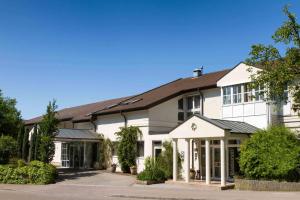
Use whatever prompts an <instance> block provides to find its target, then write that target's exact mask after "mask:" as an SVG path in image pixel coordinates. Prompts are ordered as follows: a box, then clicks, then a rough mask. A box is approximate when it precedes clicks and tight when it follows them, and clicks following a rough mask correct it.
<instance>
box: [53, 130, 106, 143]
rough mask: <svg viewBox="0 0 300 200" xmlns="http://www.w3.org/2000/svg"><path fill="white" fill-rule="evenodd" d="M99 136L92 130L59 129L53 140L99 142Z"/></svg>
mask: <svg viewBox="0 0 300 200" xmlns="http://www.w3.org/2000/svg"><path fill="white" fill-rule="evenodd" d="M100 139H101V138H100V135H99V134H98V133H96V132H95V131H93V130H87V129H59V130H58V134H57V135H56V137H55V140H57V141H62V140H71V141H99V140H100Z"/></svg>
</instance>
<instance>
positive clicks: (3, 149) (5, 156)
mask: <svg viewBox="0 0 300 200" xmlns="http://www.w3.org/2000/svg"><path fill="white" fill-rule="evenodd" d="M16 155H17V142H16V140H15V139H14V138H13V137H11V136H0V164H7V163H8V161H9V159H10V158H13V157H14V156H16Z"/></svg>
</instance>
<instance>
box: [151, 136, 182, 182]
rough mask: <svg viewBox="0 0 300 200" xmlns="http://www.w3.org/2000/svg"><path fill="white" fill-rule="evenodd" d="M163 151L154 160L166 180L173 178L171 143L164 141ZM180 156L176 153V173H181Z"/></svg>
mask: <svg viewBox="0 0 300 200" xmlns="http://www.w3.org/2000/svg"><path fill="white" fill-rule="evenodd" d="M163 147H164V151H163V152H162V153H161V155H160V156H159V157H158V158H157V159H156V162H157V165H158V166H159V167H160V169H162V170H163V171H164V172H165V175H166V177H167V178H172V177H173V146H172V142H169V141H165V142H164V143H163ZM181 162H182V159H181V156H180V154H179V153H178V152H177V170H178V173H177V174H179V172H180V171H181V168H182V166H181Z"/></svg>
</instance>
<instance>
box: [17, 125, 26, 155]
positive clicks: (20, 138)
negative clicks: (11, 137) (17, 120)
mask: <svg viewBox="0 0 300 200" xmlns="http://www.w3.org/2000/svg"><path fill="white" fill-rule="evenodd" d="M24 134H25V128H24V126H23V125H22V126H21V127H20V129H19V131H18V137H17V144H18V147H17V148H18V149H17V157H18V158H22V149H23V140H24V139H23V137H24Z"/></svg>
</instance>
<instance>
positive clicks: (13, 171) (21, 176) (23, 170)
mask: <svg viewBox="0 0 300 200" xmlns="http://www.w3.org/2000/svg"><path fill="white" fill-rule="evenodd" d="M56 178H57V171H56V168H55V167H54V166H53V165H51V164H47V163H43V162H40V161H32V162H30V163H29V165H24V166H18V167H13V166H10V165H0V183H8V184H49V183H54V182H55V179H56Z"/></svg>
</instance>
